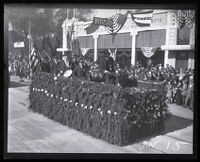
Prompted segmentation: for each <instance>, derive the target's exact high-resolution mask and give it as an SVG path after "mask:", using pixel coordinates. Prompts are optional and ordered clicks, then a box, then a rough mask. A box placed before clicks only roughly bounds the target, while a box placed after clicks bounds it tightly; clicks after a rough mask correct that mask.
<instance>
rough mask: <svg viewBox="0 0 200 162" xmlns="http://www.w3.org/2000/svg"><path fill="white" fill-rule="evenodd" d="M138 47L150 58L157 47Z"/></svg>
mask: <svg viewBox="0 0 200 162" xmlns="http://www.w3.org/2000/svg"><path fill="white" fill-rule="evenodd" d="M140 49H141V51H142V53H143V55H144V56H145V57H147V58H150V57H152V56H153V55H154V54H155V52H156V50H157V49H158V47H141V48H140Z"/></svg>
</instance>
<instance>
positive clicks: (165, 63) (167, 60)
mask: <svg viewBox="0 0 200 162" xmlns="http://www.w3.org/2000/svg"><path fill="white" fill-rule="evenodd" d="M164 55H165V56H164V68H166V67H167V64H168V62H169V59H168V58H169V51H168V50H165V53H164Z"/></svg>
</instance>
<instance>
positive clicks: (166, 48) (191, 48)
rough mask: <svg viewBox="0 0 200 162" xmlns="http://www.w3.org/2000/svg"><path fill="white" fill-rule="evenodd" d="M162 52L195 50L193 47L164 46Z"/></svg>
mask: <svg viewBox="0 0 200 162" xmlns="http://www.w3.org/2000/svg"><path fill="white" fill-rule="evenodd" d="M161 50H194V46H192V45H163V46H161Z"/></svg>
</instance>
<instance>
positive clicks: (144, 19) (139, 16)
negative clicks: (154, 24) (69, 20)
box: [131, 9, 153, 26]
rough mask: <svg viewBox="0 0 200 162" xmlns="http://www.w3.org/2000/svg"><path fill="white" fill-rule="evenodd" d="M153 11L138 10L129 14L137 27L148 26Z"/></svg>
mask: <svg viewBox="0 0 200 162" xmlns="http://www.w3.org/2000/svg"><path fill="white" fill-rule="evenodd" d="M152 16H153V10H144V9H142V10H141V9H138V10H135V11H134V12H131V18H132V20H133V21H134V22H135V23H136V25H138V26H150V24H151V20H152Z"/></svg>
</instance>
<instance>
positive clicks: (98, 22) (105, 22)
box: [93, 17, 113, 27]
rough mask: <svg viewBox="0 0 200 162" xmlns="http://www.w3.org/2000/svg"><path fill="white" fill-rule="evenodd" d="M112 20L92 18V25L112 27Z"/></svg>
mask: <svg viewBox="0 0 200 162" xmlns="http://www.w3.org/2000/svg"><path fill="white" fill-rule="evenodd" d="M112 23H113V22H112V19H108V18H100V17H94V18H93V24H95V25H102V26H109V27H112Z"/></svg>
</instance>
